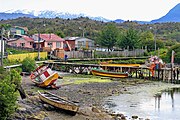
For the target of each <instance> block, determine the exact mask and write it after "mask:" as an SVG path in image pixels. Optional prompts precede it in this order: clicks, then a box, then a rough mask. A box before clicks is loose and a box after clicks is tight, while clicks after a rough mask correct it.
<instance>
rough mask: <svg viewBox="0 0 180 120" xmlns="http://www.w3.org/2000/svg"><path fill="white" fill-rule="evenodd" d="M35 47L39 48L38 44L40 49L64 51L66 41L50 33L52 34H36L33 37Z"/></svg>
mask: <svg viewBox="0 0 180 120" xmlns="http://www.w3.org/2000/svg"><path fill="white" fill-rule="evenodd" d="M33 39H34V47H35V48H38V43H39V44H40V48H43V49H50V50H52V51H54V50H55V49H56V48H59V49H63V46H64V43H63V42H64V39H62V38H61V37H59V36H57V35H55V34H53V33H50V34H35V35H33Z"/></svg>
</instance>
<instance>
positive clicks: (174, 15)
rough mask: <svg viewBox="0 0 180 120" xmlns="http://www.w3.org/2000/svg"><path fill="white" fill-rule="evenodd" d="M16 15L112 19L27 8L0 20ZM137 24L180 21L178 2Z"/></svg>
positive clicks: (15, 16)
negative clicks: (160, 14)
mask: <svg viewBox="0 0 180 120" xmlns="http://www.w3.org/2000/svg"><path fill="white" fill-rule="evenodd" d="M18 17H30V18H35V17H39V18H56V17H59V18H62V19H74V18H78V17H88V18H90V19H92V20H97V21H103V22H110V21H113V20H109V19H106V18H103V17H100V16H98V17H92V16H88V15H85V14H71V13H64V12H59V11H50V10H45V11H29V10H9V11H6V12H3V13H0V20H1V19H4V20H7V19H15V18H18ZM114 22H116V23H122V22H124V20H122V19H116V20H114ZM134 22H137V23H139V24H145V23H162V22H180V3H179V4H177V5H176V6H175V7H174V8H172V9H171V10H170V11H169V12H168V13H167V14H166V15H165V16H163V17H161V18H159V19H156V20H152V21H150V22H147V21H134Z"/></svg>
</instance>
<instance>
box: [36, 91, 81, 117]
mask: <svg viewBox="0 0 180 120" xmlns="http://www.w3.org/2000/svg"><path fill="white" fill-rule="evenodd" d="M38 95H39V98H40V100H41V101H43V102H45V103H47V104H49V105H52V106H54V107H56V108H59V109H62V110H65V111H68V112H70V113H71V114H72V115H75V114H76V113H77V111H78V110H79V106H78V105H77V104H76V103H74V102H71V101H69V100H66V99H64V98H62V97H60V96H57V95H55V94H52V93H50V92H44V93H41V92H40V91H38Z"/></svg>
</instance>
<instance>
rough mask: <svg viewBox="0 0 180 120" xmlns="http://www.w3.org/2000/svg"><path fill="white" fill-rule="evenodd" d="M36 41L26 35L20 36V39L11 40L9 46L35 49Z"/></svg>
mask: <svg viewBox="0 0 180 120" xmlns="http://www.w3.org/2000/svg"><path fill="white" fill-rule="evenodd" d="M33 43H34V40H33V39H32V38H31V37H29V36H26V35H19V37H18V38H14V39H10V40H8V41H7V44H8V45H10V46H15V47H24V48H33Z"/></svg>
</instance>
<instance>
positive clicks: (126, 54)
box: [96, 49, 145, 57]
mask: <svg viewBox="0 0 180 120" xmlns="http://www.w3.org/2000/svg"><path fill="white" fill-rule="evenodd" d="M144 52H145V50H143V49H135V50H132V51H129V50H124V51H110V52H108V51H96V55H99V56H122V57H137V56H143V55H144Z"/></svg>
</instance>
